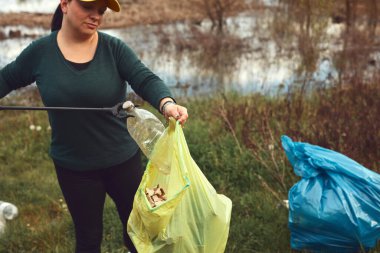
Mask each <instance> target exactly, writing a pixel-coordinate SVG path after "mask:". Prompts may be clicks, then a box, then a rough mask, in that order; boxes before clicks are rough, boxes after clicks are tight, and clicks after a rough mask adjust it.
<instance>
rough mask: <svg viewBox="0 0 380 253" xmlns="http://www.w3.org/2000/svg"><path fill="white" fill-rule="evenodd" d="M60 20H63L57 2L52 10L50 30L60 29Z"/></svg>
mask: <svg viewBox="0 0 380 253" xmlns="http://www.w3.org/2000/svg"><path fill="white" fill-rule="evenodd" d="M62 20H63V13H62V9H61V4H58V7H57V9H56V10H55V12H54V15H53V18H52V19H51V25H50V26H51V31H52V32H54V31H58V30H59V29H61V26H62Z"/></svg>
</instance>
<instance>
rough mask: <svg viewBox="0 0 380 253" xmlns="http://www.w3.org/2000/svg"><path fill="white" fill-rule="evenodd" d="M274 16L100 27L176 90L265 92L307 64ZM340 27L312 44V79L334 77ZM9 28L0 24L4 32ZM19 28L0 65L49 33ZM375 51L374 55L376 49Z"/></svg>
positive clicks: (0, 51) (299, 76) (290, 80)
mask: <svg viewBox="0 0 380 253" xmlns="http://www.w3.org/2000/svg"><path fill="white" fill-rule="evenodd" d="M274 18H275V15H274V14H273V13H272V12H270V11H269V10H267V11H260V12H257V13H254V14H252V13H251V14H243V15H239V16H238V17H234V18H229V19H227V24H228V27H229V33H228V34H225V35H224V37H212V36H205V35H204V34H207V33H208V31H209V28H210V25H211V24H210V23H209V22H207V21H204V22H202V23H200V24H197V25H196V26H194V25H191V24H188V23H186V22H182V23H181V22H179V23H176V24H170V25H164V26H153V25H152V26H136V27H131V28H128V29H108V30H102V31H103V32H106V33H109V34H111V35H114V36H116V37H118V38H120V39H122V40H123V41H125V42H126V43H127V44H129V45H130V46H131V47H132V48H133V49H134V50H135V51H136V53H137V54H138V55H139V56H140V58H141V59H142V61H143V62H144V63H145V64H146V65H147V66H149V67H150V68H151V69H152V70H153V71H154V72H155V73H157V74H158V75H159V76H160V77H161V78H162V79H163V80H164V81H165V82H166V83H167V84H168V85H169V86H170V87H171V88H172V90H173V92H174V93H175V94H176V95H190V96H194V95H202V94H206V95H209V94H213V93H214V92H220V91H228V90H234V91H238V92H241V93H250V92H256V91H260V92H264V93H267V94H269V93H273V92H277V91H278V89H279V88H280V87H287V86H289V85H291V84H294V83H297V82H301V81H302V80H303V79H304V78H305V71H300V69H301V70H302V69H303V68H304V67H305V66H304V65H303V62H305V61H304V58H303V57H305V55H302V53H300V51H299V37H296V36H294V35H293V36H290V37H289V38H287V39H286V40H284V38H280V37H278V36H279V35H281V34H280V33H277V36H274V35H273V26H271V24H272V23H273V19H274ZM341 27H342V26H341V25H339V24H332V23H326V28H325V30H326V33H325V34H324V37H323V40H321V41H318V43H317V44H313V46H314V47H315V50H318V51H317V52H316V54H315V59H313V61H314V62H313V64H314V68H313V71H311V72H310V73H307V74H308V76H307V79H308V82H309V83H310V84H319V85H321V86H326V85H329V84H330V83H331V82H332V81H334V80H336V79H337V78H338V74H337V70H336V69H335V67H334V64H333V62H334V61H333V56H334V54H336V52H337V51H339V50H341V48H342V42H341V41H340V40H339V38H340V31H341V30H342V28H341ZM13 28H14V27H13ZM11 29H12V27H7V28H2V30H3V33H7V32H8V33H9V31H10V30H11ZM17 29H19V30H21V32H22V34H23V35H24V36H22V38H13V39H6V40H3V41H0V67H2V66H4V65H5V64H6V63H8V62H10V61H11V60H13V59H15V57H16V56H17V55H18V54H19V53H20V51H21V50H22V49H23V48H24V47H25V46H27V45H28V44H29V43H30V42H31V41H32V39H33V38H32V37H33V36H37V37H39V36H43V35H45V34H48V33H49V31H47V30H43V29H29V28H26V27H17ZM0 32H1V29H0ZM32 34H33V35H32ZM310 45H311V44H310ZM310 45H309V46H310ZM305 50H306V52H305V53H306V56H307V53H308V52H307V48H306V49H305ZM313 50H314V49H313ZM374 57H376V58H375V59H378V57H379V53H377V54H375V56H374ZM300 80H301V81H300Z"/></svg>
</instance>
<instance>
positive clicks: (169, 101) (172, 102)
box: [160, 99, 176, 115]
mask: <svg viewBox="0 0 380 253" xmlns="http://www.w3.org/2000/svg"><path fill="white" fill-rule="evenodd" d="M170 104H176V102H175V101H174V100H172V99H168V100H166V101H165V102H163V103H162V105H161V108H160V112H161V114H162V115H165V108H166V106H168V105H170Z"/></svg>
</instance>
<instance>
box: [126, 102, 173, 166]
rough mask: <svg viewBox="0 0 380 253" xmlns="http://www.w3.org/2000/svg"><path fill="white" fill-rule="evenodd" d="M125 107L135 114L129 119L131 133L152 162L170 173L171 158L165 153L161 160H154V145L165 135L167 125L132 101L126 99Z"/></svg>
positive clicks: (128, 125)
mask: <svg viewBox="0 0 380 253" xmlns="http://www.w3.org/2000/svg"><path fill="white" fill-rule="evenodd" d="M123 109H124V110H126V111H127V112H128V114H130V115H132V116H134V117H130V118H128V120H127V128H128V132H129V134H130V135H131V136H132V138H133V139H134V140H135V141H136V143H137V145H139V147H140V149H141V151H142V152H143V153H144V154H145V155H146V157H147V158H148V159H149V160H150V162H151V163H153V164H154V166H155V167H157V168H158V169H160V170H161V171H162V172H164V173H168V172H169V170H170V164H169V163H170V159H169V158H168V157H167V156H166V155H165V154H163V156H164V157H162V158H161V159H159V160H160V161H158V159H153V160H152V153H153V150H154V147H155V145H156V143H157V142H158V140H159V139H160V137H161V136H162V135H163V133H164V131H165V126H164V125H163V124H162V122H161V121H160V120H159V119H158V118H157V117H156V116H155V115H154V114H153V113H151V112H149V111H147V110H144V109H140V108H137V107H135V105H134V104H133V103H132V102H131V101H126V102H125V103H124V104H123ZM160 153H162V152H160Z"/></svg>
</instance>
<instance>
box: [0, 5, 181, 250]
mask: <svg viewBox="0 0 380 253" xmlns="http://www.w3.org/2000/svg"><path fill="white" fill-rule="evenodd" d="M107 8H109V9H111V10H113V11H116V12H118V11H120V5H119V3H118V2H117V0H108V1H107V0H60V4H59V6H58V8H57V10H56V12H55V14H54V16H53V20H52V33H51V34H50V35H48V36H46V37H43V38H40V39H38V40H36V41H34V42H33V43H31V44H30V45H29V46H28V47H27V48H26V49H25V50H23V52H22V53H21V54H20V55H19V56H18V57H17V59H16V60H15V61H13V62H12V63H10V64H8V65H7V66H5V67H4V68H3V69H2V70H1V71H0V98H1V97H4V96H5V95H6V94H8V93H9V92H10V91H12V90H15V89H17V88H20V87H23V86H26V85H29V84H31V83H33V82H36V84H37V87H38V89H39V92H40V94H41V98H42V101H43V103H44V104H45V105H46V106H67V107H112V106H113V105H115V104H117V103H119V102H122V101H125V100H126V82H128V84H129V85H131V87H132V89H133V90H134V91H135V92H136V93H137V94H138V95H139V96H141V97H142V98H143V99H144V100H146V101H148V102H149V103H150V104H151V105H152V106H154V107H155V108H157V109H158V110H160V111H161V113H163V114H164V116H165V117H166V118H168V117H175V118H176V119H177V120H178V121H180V123H181V124H182V125H183V124H184V123H185V122H186V120H187V117H188V114H187V110H186V108H184V107H182V106H179V105H177V104H176V103H175V101H174V99H173V98H172V97H171V93H170V91H169V89H168V88H167V87H166V86H165V85H164V83H163V82H162V81H161V80H160V79H159V78H158V77H157V76H156V75H154V74H153V73H152V72H151V71H150V70H149V69H148V68H147V67H145V66H144V65H143V64H142V63H141V62H140V61H139V59H138V58H137V57H136V55H135V53H134V52H133V51H132V50H131V49H130V48H129V47H128V46H127V45H126V44H125V43H123V42H122V41H121V40H119V39H117V38H114V37H112V36H109V35H107V34H104V33H101V32H99V31H97V29H98V27H99V25H100V24H101V22H102V18H103V14H104V12H105V11H106V9H107ZM49 121H50V124H51V128H52V139H51V145H50V151H49V154H50V156H51V157H52V160H53V162H54V165H55V169H56V173H57V178H58V182H59V185H60V187H61V190H62V193H63V195H64V197H65V200H66V202H67V205H68V208H69V211H70V214H71V216H72V219H73V222H74V225H75V236H76V249H75V252H100V247H101V241H102V234H103V227H102V226H103V225H102V215H103V208H104V202H105V197H106V194H108V195H109V196H110V197H111V198H112V199H113V201H114V202H115V204H116V207H117V210H118V214H119V216H120V219H121V222H122V226H123V232H124V241H125V245H126V246H127V247H128V249H129V250H130V251H131V252H136V249H135V247H134V246H133V243H132V242H131V240H130V238H129V237H128V235H127V233H126V224H127V221H128V217H129V214H130V212H131V209H132V203H133V198H134V194H135V192H136V190H137V188H138V185H139V183H140V181H141V177H142V173H143V170H142V168H141V162H140V152H139V150H138V146H137V144H136V143H135V142H134V141H133V139H132V138H131V137H130V135H129V133H128V131H127V129H126V124H125V120H124V121H123V120H120V119H118V118H116V117H114V116H113V115H111V114H107V113H103V112H77V111H75V112H73V111H49Z"/></svg>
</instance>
